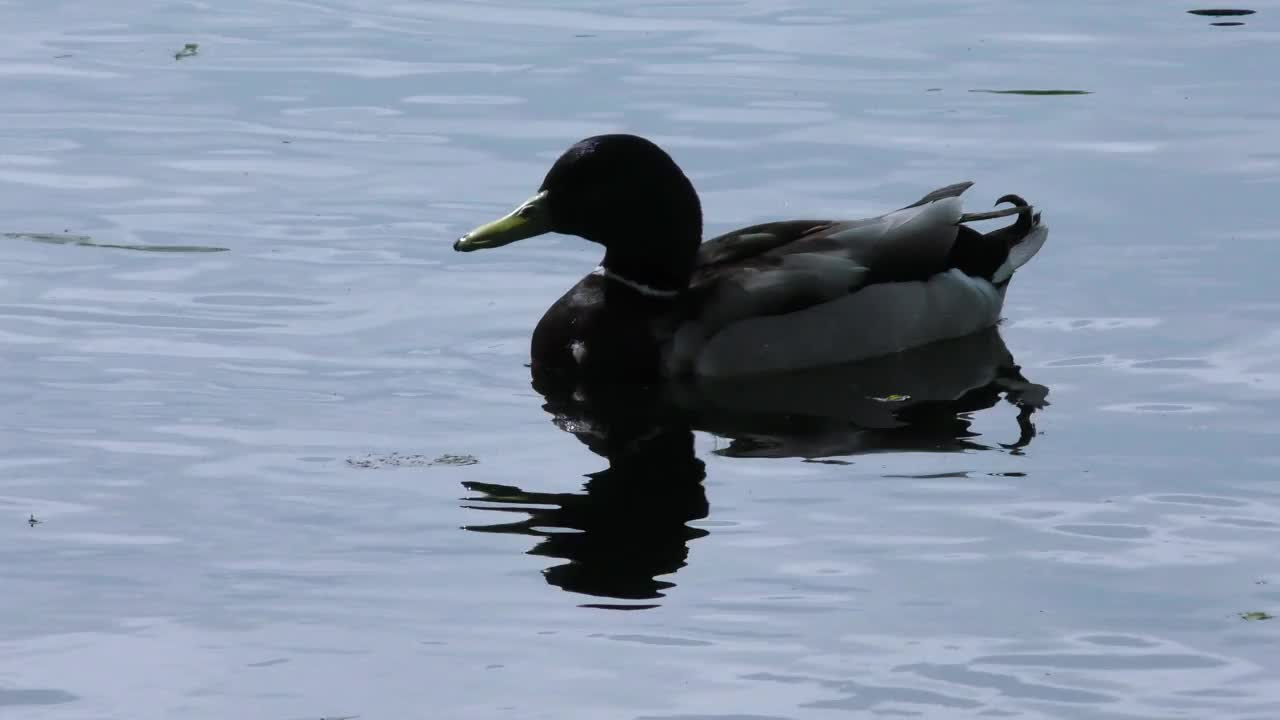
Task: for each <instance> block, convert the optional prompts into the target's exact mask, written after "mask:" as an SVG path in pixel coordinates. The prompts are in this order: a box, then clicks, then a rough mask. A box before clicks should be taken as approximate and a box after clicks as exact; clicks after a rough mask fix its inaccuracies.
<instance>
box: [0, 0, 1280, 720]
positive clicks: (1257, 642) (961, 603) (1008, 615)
mask: <svg viewBox="0 0 1280 720" xmlns="http://www.w3.org/2000/svg"><path fill="white" fill-rule="evenodd" d="M0 5H2V7H3V15H4V18H5V23H4V24H3V28H0V97H3V98H4V102H3V104H2V105H0V232H2V233H9V234H11V235H6V236H4V237H3V238H0V249H2V252H0V343H2V346H3V351H2V352H3V355H2V357H0V363H2V364H0V367H2V368H3V373H2V374H0V402H3V406H4V408H5V413H4V419H3V420H2V421H0V563H2V564H0V580H2V585H3V588H4V590H3V592H2V593H0V716H3V717H14V718H23V719H24V720H41V719H50V718H56V719H59V720H61V719H63V718H65V719H68V720H106V719H111V720H115V719H119V720H125V719H129V720H139V719H150V718H155V719H157V720H160V719H169V718H184V719H185V720H194V719H203V718H267V719H278V720H293V719H300V718H321V717H335V716H359V717H360V718H363V719H366V720H370V719H378V720H381V719H383V718H396V719H399V718H411V717H420V718H437V717H438V718H467V719H470V718H477V719H479V718H496V717H512V718H548V719H555V720H565V719H575V720H576V719H578V718H582V719H588V718H646V719H648V720H654V719H658V718H663V719H666V720H675V719H676V718H680V719H682V720H692V719H693V718H698V719H700V720H708V719H711V718H715V719H718V720H729V719H730V718H739V719H741V718H752V719H755V720H762V719H764V718H769V719H781V718H795V719H798V718H804V719H808V718H815V719H825V718H844V717H879V716H888V717H894V716H919V717H925V718H969V717H1020V718H1107V719H1115V720H1119V719H1121V718H1125V719H1130V718H1132V719H1136V718H1172V717H1187V718H1208V717H1212V718H1239V719H1242V720H1246V719H1247V720H1263V719H1264V718H1274V717H1277V716H1280V681H1277V679H1276V678H1277V670H1280V659H1277V658H1280V653H1277V651H1276V646H1277V640H1280V619H1278V620H1272V621H1268V620H1246V619H1242V617H1241V614H1242V613H1251V612H1271V613H1275V614H1277V615H1280V561H1278V560H1277V557H1278V556H1277V543H1278V542H1280V485H1277V481H1278V475H1280V451H1278V450H1276V447H1277V446H1276V436H1277V432H1278V431H1280V424H1278V423H1277V410H1278V409H1280V360H1277V358H1278V357H1280V301H1278V300H1277V295H1276V291H1275V290H1274V282H1275V269H1276V268H1277V266H1278V263H1280V250H1278V249H1277V243H1280V211H1277V209H1276V205H1275V200H1274V198H1275V195H1276V192H1277V188H1278V187H1280V99H1277V98H1280V79H1277V74H1276V73H1275V72H1274V71H1273V68H1274V67H1276V66H1277V64H1280V3H1278V2H1275V0H1266V2H1252V3H1250V5H1249V6H1248V7H1250V8H1252V9H1255V10H1258V12H1257V14H1254V15H1250V16H1245V17H1238V18H1225V19H1226V20H1234V21H1239V22H1244V23H1245V24H1244V25H1242V26H1235V27H1218V26H1212V25H1210V23H1211V22H1214V21H1221V20H1224V18H1213V17H1202V16H1196V15H1191V14H1187V12H1186V11H1187V10H1189V9H1193V8H1195V7H1197V6H1195V5H1187V6H1186V7H1183V6H1179V5H1177V4H1170V3H1156V2H1145V3H1128V4H1117V3H1114V2H1103V1H1102V0H1094V1H1092V2H1077V3H1058V4H1048V3H1025V2H1014V1H1013V0H991V1H987V2H950V1H944V0H928V1H927V2H926V1H915V2H878V3H846V2H836V1H835V0H830V1H827V2H823V1H820V0H814V1H808V2H789V1H787V0H758V1H753V2H744V3H726V2H682V3H630V4H624V3H606V4H601V3H589V2H584V1H577V2H573V1H571V0H562V1H560V2H557V3H554V4H553V3H548V2H533V1H532V0H527V1H525V2H492V3H481V2H463V1H455V2H418V3H410V2H396V1H395V0H377V1H375V2H354V0H322V1H318V2H312V1H288V0H252V1H251V0H230V1H228V2H197V1H191V2H159V1H157V0H124V2H121V3H115V4H113V3H103V2H87V1H83V0H82V1H81V2H58V1H54V2H50V3H45V4H43V5H42V4H38V3H33V2H12V1H11V2H5V3H2V4H0ZM192 42H194V43H198V44H199V48H198V52H197V54H196V55H194V56H192V57H186V58H182V59H180V60H178V59H175V58H174V54H175V53H176V52H177V51H179V50H180V49H181V48H182V47H183V45H184V44H185V43H192ZM1017 89H1041V90H1044V89H1060V90H1084V91H1090V92H1091V93H1092V94H1088V95H1062V96H1026V95H1017V94H993V93H983V92H972V91H973V90H1017ZM613 130H626V131H631V132H639V133H642V134H645V135H648V136H650V137H652V138H654V139H656V140H658V141H659V142H661V143H662V144H663V145H664V146H666V147H667V148H669V149H670V151H671V152H672V153H673V154H674V155H675V156H676V158H677V160H678V161H679V162H680V163H681V164H682V165H683V166H684V167H685V168H686V169H687V170H688V172H689V174H690V175H691V177H692V178H693V180H694V182H695V183H696V184H697V186H698V187H699V189H700V191H701V194H702V198H703V202H704V207H705V211H706V215H707V221H708V225H709V228H708V230H709V231H711V232H716V231H721V230H725V229H728V228H730V227H734V226H739V225H745V224H748V223H750V222H754V221H759V220H764V219H771V218H779V217H784V216H795V217H799V216H805V215H818V216H857V215H862V214H871V213H876V212H880V211H883V210H886V209H890V208H893V207H899V206H901V205H903V204H906V203H908V202H911V201H913V200H914V199H916V198H917V197H919V196H920V195H921V194H923V193H924V192H927V191H928V190H930V189H932V188H934V187H937V186H940V185H943V184H946V183H950V182H955V181H959V180H964V179H973V180H975V181H977V185H975V187H974V188H973V189H972V190H971V191H970V192H969V198H970V199H969V206H970V207H971V208H973V209H985V208H986V207H987V206H988V205H989V203H990V202H992V201H993V200H994V199H995V198H996V197H998V196H1000V195H1002V194H1004V193H1006V192H1018V193H1021V194H1022V195H1024V196H1025V197H1027V198H1028V199H1030V200H1031V201H1032V202H1034V203H1036V204H1038V205H1039V206H1040V207H1041V208H1042V209H1043V212H1044V218H1045V221H1046V222H1047V223H1048V224H1049V225H1050V226H1051V227H1052V231H1051V234H1050V238H1049V243H1048V244H1047V245H1046V247H1045V249H1044V250H1043V251H1042V252H1041V253H1040V255H1039V256H1038V257H1036V258H1035V260H1034V261H1032V263H1031V264H1029V265H1028V266H1027V267H1026V268H1024V269H1023V271H1021V272H1020V273H1019V275H1018V276H1017V277H1016V278H1015V279H1014V281H1013V285H1012V287H1011V289H1010V295H1009V302H1008V303H1007V305H1006V311H1005V314H1006V317H1007V321H1006V322H1005V323H1004V325H1003V326H1002V328H1001V331H1000V335H999V336H995V337H994V338H988V339H989V340H990V341H991V342H993V343H995V345H994V346H989V347H987V348H986V349H987V350H990V351H992V352H995V351H998V350H999V349H1000V348H999V346H998V345H999V342H1000V341H1001V340H1003V342H1004V343H1005V344H1006V345H1007V347H1008V350H1009V351H1010V352H1011V353H1012V356H1013V359H1014V361H1016V363H1017V364H1019V365H1021V366H1022V372H1023V374H1024V375H1025V377H1026V379H1027V380H1028V381H1030V382H1032V383H1035V384H1038V385H1043V386H1045V387H1047V388H1049V391H1050V394H1049V400H1050V402H1051V405H1049V406H1048V407H1046V408H1043V409H1041V410H1039V411H1038V412H1035V413H1034V414H1033V415H1031V417H1030V418H1027V417H1026V415H1027V414H1028V413H1026V412H1024V413H1023V418H1022V422H1021V424H1020V422H1019V409H1018V408H1016V407H1014V406H1013V405H1011V404H1009V403H1007V402H1003V401H999V402H996V400H997V399H998V398H992V403H995V404H991V403H977V404H976V405H975V406H974V407H973V408H971V409H972V410H973V412H972V415H971V416H969V418H968V421H967V422H966V421H965V420H964V419H963V418H962V419H961V420H956V421H952V422H950V423H947V422H941V423H940V424H937V425H931V426H929V427H927V428H925V429H923V430H920V431H918V432H917V431H915V430H909V431H908V432H896V433H895V432H890V431H875V430H859V429H857V427H855V426H854V425H851V424H848V423H844V424H842V423H840V422H833V423H827V424H825V425H824V424H823V423H820V422H816V423H815V424H814V425H813V426H811V427H807V429H805V430H804V431H803V432H799V434H798V435H796V436H793V437H789V438H787V437H782V438H780V437H779V435H778V433H777V432H775V430H776V429H775V428H771V427H770V426H768V423H766V422H764V421H763V420H761V419H760V418H755V420H752V419H751V418H749V417H747V416H745V415H744V416H743V417H742V418H738V417H737V416H735V414H734V413H732V412H731V413H728V419H729V420H730V421H734V422H737V421H739V420H740V422H741V424H742V427H731V428H730V429H729V430H726V431H724V433H723V435H721V436H717V435H714V434H710V433H706V432H702V431H701V430H699V432H698V433H697V434H696V440H695V443H694V447H693V450H694V452H696V459H695V458H693V457H692V456H690V455H689V454H688V452H687V450H688V448H687V447H685V446H682V445H681V444H680V442H681V440H680V439H681V437H687V434H686V435H682V434H681V433H682V432H684V433H687V428H686V429H684V430H681V429H679V428H677V429H676V431H675V433H674V436H673V437H674V438H675V439H674V441H673V443H672V444H670V446H667V445H662V446H660V447H659V448H658V449H657V450H653V451H652V452H653V453H657V454H656V455H645V454H644V453H641V459H642V461H644V458H649V460H648V461H652V464H653V465H655V466H657V467H658V470H654V469H653V468H652V467H648V468H646V467H642V468H641V471H638V472H632V471H631V469H629V466H627V465H626V464H625V463H622V462H619V463H615V466H614V467H611V466H610V462H609V460H606V459H605V458H604V457H602V456H601V455H600V454H597V453H594V452H592V451H591V450H590V449H589V448H588V446H587V444H586V443H585V442H584V441H581V440H579V439H578V438H576V437H575V436H574V435H572V434H569V433H567V432H565V431H564V430H563V429H561V427H558V426H557V425H556V424H554V423H553V418H552V415H551V414H549V413H548V412H547V411H545V410H544V409H543V407H542V406H543V404H544V403H545V401H544V400H543V398H542V397H540V396H539V395H538V394H536V393H535V392H534V391H533V390H532V389H531V388H530V386H529V378H528V374H527V373H528V371H527V369H526V368H525V367H524V363H525V362H526V361H527V347H528V346H527V343H528V337H529V333H530V332H531V330H532V328H533V325H534V323H535V322H536V321H537V319H538V317H539V315H540V314H541V312H542V310H543V309H544V308H545V307H546V306H547V305H548V304H550V303H551V302H552V300H554V299H555V298H556V297H557V296H558V295H559V293H560V292H561V291H562V290H563V289H564V288H566V287H568V286H569V285H570V284H572V283H573V282H574V281H575V280H576V279H577V278H578V277H579V276H581V275H582V274H583V273H585V272H587V271H588V270H590V268H591V267H593V266H594V264H595V262H596V261H597V259H598V254H597V250H595V249H594V248H592V247H588V246H587V245H586V244H585V243H582V242H581V241H577V240H574V239H569V238H563V237H547V238H542V239H539V240H536V241H530V242H527V243H522V244H521V245H519V246H513V247H510V248H506V249H504V250H501V251H494V252H489V253H479V254H474V255H459V254H456V253H453V252H452V251H451V250H450V243H451V242H452V240H453V239H454V238H455V237H456V236H457V235H458V234H459V233H460V232H462V231H464V230H466V229H468V228H469V227H471V226H473V225H475V224H476V223H478V222H481V221H484V220H488V219H490V218H491V217H493V216H494V215H495V213H499V212H504V211H505V210H507V209H509V208H510V207H511V205H512V204H513V203H515V202H517V201H519V200H522V199H523V198H525V197H527V196H528V195H529V194H530V192H531V191H532V190H534V189H535V188H536V186H537V184H538V182H539V181H540V180H541V177H542V174H543V172H544V171H545V169H546V167H547V165H548V164H549V163H550V162H551V160H552V159H553V158H554V157H555V156H556V155H557V154H558V153H559V152H560V151H561V150H562V149H563V148H564V147H566V146H567V145H568V144H570V143H571V142H573V141H575V140H577V139H578V138H580V137H582V136H585V135H587V134H591V133H596V132H602V131H613ZM32 233H34V234H38V236H37V237H32V236H31V235H23V234H32ZM68 241H69V242H68ZM90 243H96V245H95V244H90ZM104 246H116V247H104ZM119 246H135V248H136V246H168V247H169V249H170V250H174V249H176V250H196V249H205V250H212V249H216V248H221V249H225V251H220V252H212V251H211V252H146V251H141V250H138V249H129V248H127V247H119ZM174 246H179V247H174ZM997 354H998V353H997ZM953 357H959V355H956V356H944V357H943V358H941V359H938V358H934V361H933V363H934V365H935V366H936V367H946V366H948V364H951V365H954V364H956V363H957V362H958V361H955V360H954V359H953ZM925 365H926V366H927V365H928V363H925ZM904 367H906V366H904ZM899 369H901V368H899ZM952 369H956V368H954V367H953V368H952ZM960 369H964V368H960ZM881 370H884V368H881ZM892 370H893V368H889V370H887V371H886V372H892ZM926 375H929V376H930V377H933V376H934V373H932V372H928V373H926ZM910 382H911V378H909V377H908V378H901V377H899V378H898V379H895V380H892V382H888V384H887V385H884V386H883V388H880V389H883V390H887V391H888V392H890V393H894V392H895V388H898V387H899V386H901V387H909V386H911V385H910ZM911 387H914V386H911ZM878 388H879V386H878ZM961 389H963V388H961ZM877 391H879V389H878V390H877ZM821 394H822V393H820V392H819V393H818V395H821ZM897 394H903V393H902V392H898V393H897ZM788 397H789V398H793V399H794V398H798V397H799V396H790V395H788ZM864 399H865V398H864ZM881 399H882V400H884V401H886V402H893V401H894V398H892V397H890V396H884V397H882V398H881ZM797 402H800V400H797ZM988 404H991V406H990V407H989V408H986V407H985V406H986V405H988ZM863 405H866V403H865V402H864V403H863ZM859 407H862V406H861V405H860V406H859ZM868 407H870V406H868ZM984 408H985V409H984ZM864 410H866V408H865V407H862V410H860V411H859V412H862V411H864ZM867 412H871V413H872V414H874V411H873V410H871V411H867ZM766 420H767V418H766ZM757 421H759V422H757ZM753 422H755V423H756V424H752V423H753ZM1028 422H1030V423H1034V426H1035V428H1036V429H1037V430H1038V434H1037V435H1035V437H1034V438H1031V437H1030V433H1029V432H1027V429H1028V427H1029V426H1028ZM729 424H730V425H733V422H730V423H729ZM561 425H564V426H565V427H566V428H568V429H575V427H577V426H575V425H573V423H572V422H563V421H562V422H561ZM579 429H580V428H579ZM730 436H731V437H730ZM1020 437H1021V442H1020ZM1027 440H1030V442H1029V443H1028V442H1027ZM1005 445H1010V446H1015V445H1022V446H1023V447H1004V446H1005ZM662 453H670V457H668V456H666V455H663V454H662ZM445 455H451V456H470V457H471V458H474V459H475V460H476V461H478V462H475V463H474V464H472V463H471V461H470V458H467V457H454V458H444V459H443V460H441V461H438V462H435V460H436V459H437V458H440V457H441V456H445ZM769 455H783V456H786V457H759V456H769ZM807 459H808V460H812V459H819V460H824V462H806V460H807ZM633 460H634V458H633ZM699 460H700V461H702V462H704V463H705V476H706V477H705V480H704V481H702V482H701V483H699V482H698V478H699V477H700V476H701V472H702V471H701V470H700V469H699V466H698V465H697V462H698V461H699ZM832 460H835V461H838V462H831V461H832ZM648 461H644V462H648ZM642 464H643V463H642ZM663 468H665V469H666V470H668V471H669V472H668V476H669V477H668V480H667V481H666V482H659V481H658V480H656V479H653V478H657V477H658V476H662V474H663V473H662V469H663ZM606 470H607V471H608V472H604V473H602V471H606ZM646 472H648V474H649V476H650V482H652V490H650V489H649V487H648V486H646V485H645V484H644V483H643V482H640V481H637V482H627V480H629V479H631V480H634V479H635V478H637V477H639V478H641V480H644V476H645V473H646ZM588 474H592V475H594V476H595V477H593V478H587V477H584V476H586V475H588ZM588 481H590V492H589V493H588V492H586V491H584V489H583V488H584V483H588ZM463 483H467V485H465V486H464V484H463ZM521 508H523V509H524V510H526V511H528V512H520V511H519V510H520V509H521ZM499 509H505V510H511V512H499V511H498V510H499ZM530 513H532V516H531V515H530ZM29 519H34V520H35V521H37V522H36V524H34V525H32V524H29V522H28V520H29ZM494 526H503V527H497V528H495V527H494ZM485 529H487V530H504V532H482V531H481V530H485ZM530 551H532V552H530ZM600 605H607V606H615V607H616V606H624V607H632V608H637V607H640V608H646V609H632V610H629V611H623V610H618V609H606V608H601V607H588V606H600ZM1254 617H1257V616H1254Z"/></svg>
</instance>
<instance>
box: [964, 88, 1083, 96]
mask: <svg viewBox="0 0 1280 720" xmlns="http://www.w3.org/2000/svg"><path fill="white" fill-rule="evenodd" d="M969 92H976V93H991V94H993V95H1092V94H1093V91H1092V90H983V89H978V90H970V91H969Z"/></svg>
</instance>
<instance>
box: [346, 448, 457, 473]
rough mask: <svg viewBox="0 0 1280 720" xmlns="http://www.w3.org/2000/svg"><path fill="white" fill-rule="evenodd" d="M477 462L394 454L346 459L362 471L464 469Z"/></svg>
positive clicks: (454, 457) (454, 456)
mask: <svg viewBox="0 0 1280 720" xmlns="http://www.w3.org/2000/svg"><path fill="white" fill-rule="evenodd" d="M479 462H480V461H479V460H477V459H476V457H475V456H474V455H450V454H446V455H440V456H438V457H434V458H433V457H429V456H427V455H401V454H400V453H394V452H393V453H391V454H390V455H365V456H364V457H359V458H347V464H348V465H350V466H351V467H356V468H361V469H362V470H377V469H378V468H383V467H432V466H434V465H453V466H456V467H465V466H467V465H476V464H479Z"/></svg>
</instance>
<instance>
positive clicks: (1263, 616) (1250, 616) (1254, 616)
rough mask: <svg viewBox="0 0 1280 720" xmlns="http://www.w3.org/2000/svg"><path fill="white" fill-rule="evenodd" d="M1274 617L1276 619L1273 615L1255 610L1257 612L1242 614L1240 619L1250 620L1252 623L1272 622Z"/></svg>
mask: <svg viewBox="0 0 1280 720" xmlns="http://www.w3.org/2000/svg"><path fill="white" fill-rule="evenodd" d="M1274 617H1275V615H1272V614H1271V613H1266V612H1262V611H1261V610H1255V611H1253V612H1242V613H1240V619H1241V620H1250V621H1252V620H1270V619H1272V618H1274Z"/></svg>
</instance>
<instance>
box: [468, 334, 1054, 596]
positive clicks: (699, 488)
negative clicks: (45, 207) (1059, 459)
mask: <svg viewBox="0 0 1280 720" xmlns="http://www.w3.org/2000/svg"><path fill="white" fill-rule="evenodd" d="M533 386H534V388H535V389H536V390H537V391H538V392H539V393H540V394H542V396H543V397H544V398H545V401H546V402H545V404H544V405H543V408H544V409H545V410H546V411H547V412H548V413H550V414H551V416H552V422H553V423H555V424H556V425H557V426H558V427H559V428H561V429H562V430H564V431H566V432H568V433H571V434H573V435H574V436H575V437H577V438H578V440H579V441H581V442H582V443H583V444H585V445H586V446H587V447H588V448H589V449H590V450H591V451H592V452H594V453H596V454H597V455H600V456H601V457H604V458H605V459H606V460H607V461H608V463H609V466H608V467H607V468H605V469H603V470H600V471H598V472H594V473H591V474H589V475H587V478H588V479H587V482H586V484H585V486H584V487H583V492H581V493H544V492H535V491H530V490H525V489H522V488H519V487H515V486H510V485H498V484H490V483H481V482H467V483H464V485H465V486H466V488H467V489H468V490H471V491H472V492H474V493H475V495H473V496H472V497H469V498H467V499H466V501H467V502H468V503H469V504H468V505H467V506H466V507H468V508H472V509H484V510H490V511H496V512H505V513H516V514H522V515H524V516H525V517H523V518H522V519H520V520H518V521H515V522H510V523H503V524H494V525H472V526H467V527H466V529H467V530H472V531H476V532H490V533H514V534H522V535H530V536H534V537H538V538H540V541H539V542H538V544H537V545H536V546H535V547H534V548H533V549H532V550H530V551H529V553H530V554H532V555H542V556H546V557H554V558H562V559H565V560H568V561H569V562H568V563H565V564H562V565H557V566H555V567H552V568H549V569H548V570H546V571H545V576H546V579H547V582H549V583H551V584H552V585H555V586H557V587H560V588H562V589H564V590H567V591H570V592H575V593H580V594H584V595H590V596H594V597H599V598H604V599H612V600H615V601H616V600H625V601H631V603H630V604H624V603H617V602H608V601H604V602H600V603H590V604H589V605H590V606H591V607H609V608H623V609H639V608H648V607H655V605H654V604H652V602H650V603H637V602H636V601H646V600H648V601H652V600H654V599H657V598H660V597H662V596H663V592H662V591H664V590H667V589H669V588H671V587H673V586H674V584H673V583H671V582H669V581H667V580H660V579H659V577H662V576H669V575H671V574H673V573H675V572H676V571H678V570H679V569H680V568H682V567H684V565H685V564H686V559H687V558H688V554H689V546H688V543H689V541H691V540H695V539H697V538H700V537H703V536H704V535H706V534H707V531H706V530H703V529H699V528H694V527H690V526H689V523H691V522H694V521H696V520H700V519H703V518H705V517H707V515H708V510H709V505H708V502H707V496H706V491H705V489H704V487H703V485H702V481H703V479H704V478H705V476H706V473H705V468H704V465H703V463H702V461H701V460H699V459H698V457H697V456H696V454H695V451H694V431H695V430H699V431H703V432H707V433H710V434H712V435H715V436H718V437H721V438H725V439H727V440H728V441H729V443H728V446H727V447H723V448H719V449H717V450H715V451H713V452H714V453H715V454H717V455H723V456H730V457H756V458H760V457H768V458H803V459H805V460H813V461H819V462H842V461H840V460H835V459H833V458H837V457H839V456H851V455H861V454H868V453H877V452H898V451H913V452H962V451H966V450H983V449H994V447H993V446H990V445H985V444H981V443H978V442H977V441H976V440H975V439H974V438H976V437H977V436H978V433H976V432H975V431H974V430H972V428H971V419H970V414H972V413H974V412H978V411H981V410H986V409H988V408H992V407H994V406H995V405H996V404H997V403H999V402H1000V400H1001V399H1004V400H1006V401H1007V402H1009V403H1010V404H1012V405H1014V406H1015V407H1017V408H1018V414H1017V428H1018V436H1017V439H1016V440H1014V441H1013V442H1010V443H1007V444H1001V445H1000V447H1002V448H1004V449H1005V450H1008V451H1010V452H1012V453H1021V452H1022V451H1023V448H1025V447H1026V446H1027V445H1028V444H1029V443H1030V442H1031V441H1032V439H1034V437H1035V434H1036V430H1035V426H1034V424H1033V423H1032V414H1033V413H1034V412H1035V411H1036V410H1038V409H1039V408H1041V407H1044V406H1045V405H1047V404H1048V403H1047V401H1046V396H1047V395H1048V388H1046V387H1045V386H1043V385H1038V384H1035V383H1032V382H1029V381H1028V380H1027V379H1026V378H1025V377H1024V376H1023V374H1022V371H1021V369H1020V368H1019V367H1018V365H1017V364H1016V363H1015V362H1014V360H1013V356H1012V355H1011V354H1010V352H1009V350H1008V348H1007V347H1006V346H1005V344H1004V340H1003V339H1002V338H1001V337H1000V334H999V331H998V330H996V329H994V328H993V329H990V330H987V331H984V332H981V333H977V334H974V335H970V336H967V337H964V338H959V339H957V340H950V341H946V342H941V343H937V344H934V345H930V346H927V347H923V348H918V349H915V350H912V351H909V352H905V353H901V354H898V355H893V356H890V357H885V358H878V359H875V360H869V361H862V362H859V363H855V364H850V365H845V366H840V367H833V368H826V369H818V370H808V371H805V372H802V373H799V372H798V373H788V374H779V375H771V376H768V377H762V378H759V379H753V380H733V381H716V382H708V381H699V382H696V383H689V384H678V385H677V384H673V385H668V386H664V387H661V388H655V387H636V386H630V387H628V386H616V385H613V386H601V387H590V388H588V387H581V386H574V385H569V384H565V383H561V382H558V381H557V380H556V379H555V378H553V377H540V376H539V375H538V374H536V373H535V375H534V378H533Z"/></svg>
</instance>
